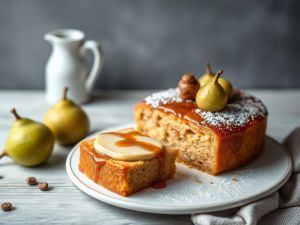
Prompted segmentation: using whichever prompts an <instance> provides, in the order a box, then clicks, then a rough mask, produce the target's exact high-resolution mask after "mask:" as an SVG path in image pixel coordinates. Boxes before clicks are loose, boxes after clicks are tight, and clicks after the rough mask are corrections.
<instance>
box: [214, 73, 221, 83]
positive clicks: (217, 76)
mask: <svg viewBox="0 0 300 225" xmlns="http://www.w3.org/2000/svg"><path fill="white" fill-rule="evenodd" d="M222 73H223V70H218V71H217V73H216V75H215V77H214V80H213V83H214V84H216V83H217V82H218V79H219V77H220V76H221V74H222Z"/></svg>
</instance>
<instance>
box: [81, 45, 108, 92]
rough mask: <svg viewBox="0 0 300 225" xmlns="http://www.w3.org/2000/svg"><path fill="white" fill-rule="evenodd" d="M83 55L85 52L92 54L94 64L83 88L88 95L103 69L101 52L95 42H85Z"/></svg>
mask: <svg viewBox="0 0 300 225" xmlns="http://www.w3.org/2000/svg"><path fill="white" fill-rule="evenodd" d="M82 50H83V53H85V52H86V50H91V51H92V53H93V54H94V62H93V65H92V68H91V71H90V74H89V76H88V78H87V80H86V83H85V88H86V90H87V91H88V93H90V92H91V91H92V89H93V87H94V85H95V82H96V80H97V78H98V77H99V75H100V73H101V70H102V67H103V51H102V49H101V47H100V46H99V44H98V43H97V42H96V41H93V40H88V41H85V42H84V44H83V46H82Z"/></svg>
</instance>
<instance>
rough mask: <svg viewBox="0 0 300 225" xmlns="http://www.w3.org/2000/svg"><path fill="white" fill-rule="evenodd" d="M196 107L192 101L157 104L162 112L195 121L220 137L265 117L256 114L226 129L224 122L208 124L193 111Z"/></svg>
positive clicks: (244, 128) (240, 129) (237, 131)
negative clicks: (242, 122) (214, 124)
mask: <svg viewBox="0 0 300 225" xmlns="http://www.w3.org/2000/svg"><path fill="white" fill-rule="evenodd" d="M197 108H198V106H197V105H196V103H195V102H193V101H183V102H171V103H167V104H161V105H159V106H158V109H159V110H162V111H163V112H167V113H172V114H174V115H176V116H177V117H179V118H182V119H185V120H187V121H189V122H192V123H195V124H196V125H200V124H201V125H202V126H205V127H208V128H210V129H211V130H213V131H214V132H215V133H216V134H217V135H218V136H219V137H220V138H222V137H225V136H229V135H233V134H236V133H240V132H243V131H245V130H246V129H247V128H248V127H249V126H251V125H252V124H255V123H258V122H261V121H262V120H264V119H265V117H263V116H257V117H256V118H255V119H254V120H251V121H249V122H248V123H246V124H245V125H244V126H235V127H230V129H228V128H227V127H226V125H225V124H220V125H218V126H212V125H210V124H208V123H207V122H206V121H205V120H204V119H203V118H202V117H201V116H200V115H199V114H198V113H196V112H195V110H196V109H197Z"/></svg>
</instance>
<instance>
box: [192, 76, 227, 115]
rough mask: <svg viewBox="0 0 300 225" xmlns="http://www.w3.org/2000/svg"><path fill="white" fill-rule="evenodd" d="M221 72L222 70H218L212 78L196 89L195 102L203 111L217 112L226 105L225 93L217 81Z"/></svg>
mask: <svg viewBox="0 0 300 225" xmlns="http://www.w3.org/2000/svg"><path fill="white" fill-rule="evenodd" d="M222 73H223V71H222V70H219V71H218V72H217V73H216V75H215V77H214V79H213V80H210V81H208V82H207V83H206V84H205V85H204V86H203V87H200V89H199V90H198V92H197V95H196V104H197V106H198V107H199V108H200V109H202V110H204V111H210V112H217V111H221V110H223V109H224V108H225V107H226V104H227V94H226V92H225V91H224V89H223V88H222V86H221V85H220V84H219V82H218V79H219V77H220V76H221V74H222Z"/></svg>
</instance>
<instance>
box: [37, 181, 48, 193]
mask: <svg viewBox="0 0 300 225" xmlns="http://www.w3.org/2000/svg"><path fill="white" fill-rule="evenodd" d="M39 189H40V190H41V191H47V190H48V183H47V182H41V183H39Z"/></svg>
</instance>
